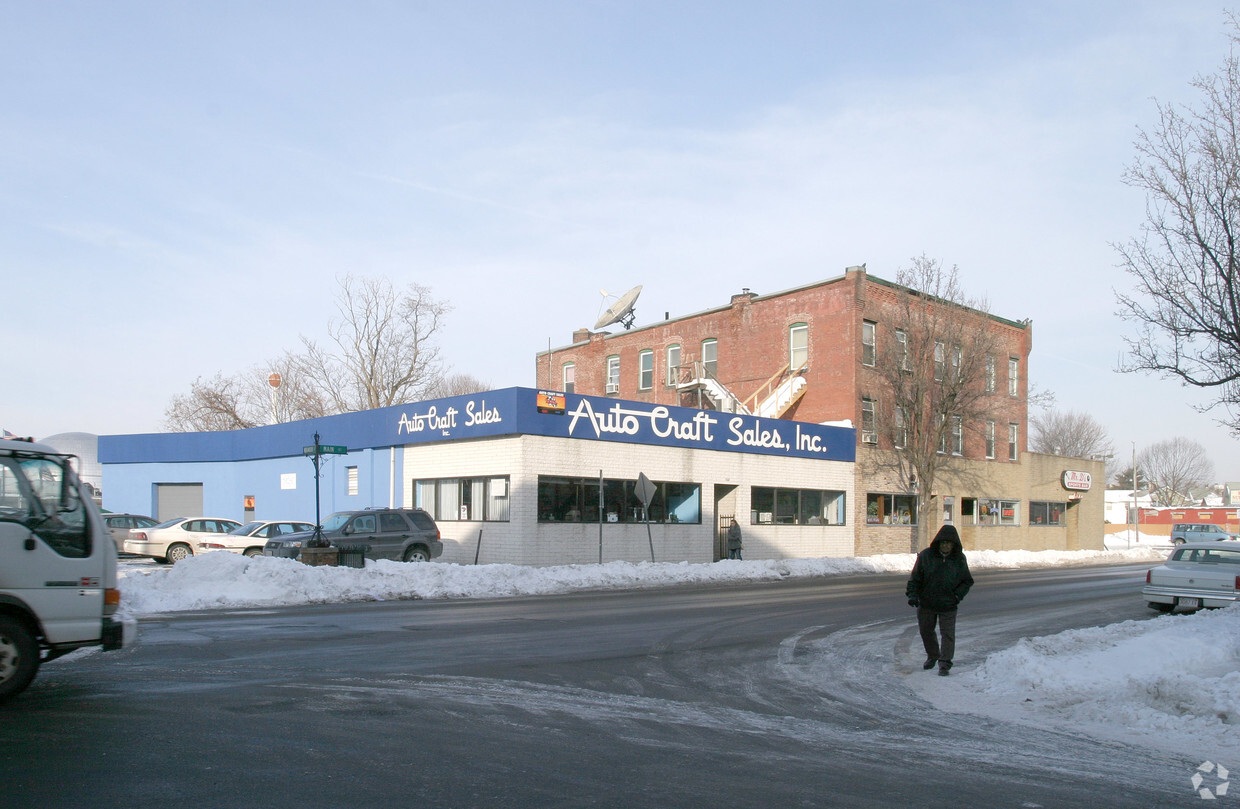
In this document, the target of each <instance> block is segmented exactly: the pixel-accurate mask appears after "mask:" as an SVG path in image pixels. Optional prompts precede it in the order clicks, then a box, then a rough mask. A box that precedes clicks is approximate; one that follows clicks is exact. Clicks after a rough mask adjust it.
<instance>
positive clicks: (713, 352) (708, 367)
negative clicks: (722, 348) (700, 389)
mask: <svg viewBox="0 0 1240 809" xmlns="http://www.w3.org/2000/svg"><path fill="white" fill-rule="evenodd" d="M718 370H719V341H718V340H716V339H715V338H713V337H712V338H711V339H709V340H703V341H702V371H703V372H704V373H705V374H706V375H707V376H709V377H712V378H716V377H717V376H718Z"/></svg>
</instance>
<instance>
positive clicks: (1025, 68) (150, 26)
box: [0, 0, 1240, 481]
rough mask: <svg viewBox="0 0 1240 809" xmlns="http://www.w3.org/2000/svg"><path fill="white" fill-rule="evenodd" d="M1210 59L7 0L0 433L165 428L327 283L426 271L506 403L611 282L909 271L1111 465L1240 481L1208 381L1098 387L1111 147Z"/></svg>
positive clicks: (1186, 44)
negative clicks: (948, 286) (1095, 438)
mask: <svg viewBox="0 0 1240 809" xmlns="http://www.w3.org/2000/svg"><path fill="white" fill-rule="evenodd" d="M1227 47H1228V40H1227V36H1226V29H1225V25H1224V12H1223V7H1222V6H1220V5H1217V4H1215V3H1211V2H1199V1H1198V0H1181V1H1180V2H1177V3H1174V4H1172V3H1166V2H1162V0H1099V2H1091V3H1087V4H1081V3H1076V2H1066V1H1065V2H1055V1H1053V0H1052V1H1051V2H1032V3H1031V2H1020V3H1017V2H960V3H931V2H912V1H911V0H910V1H909V2H897V1H895V0H878V1H877V2H872V3H864V4H860V3H844V2H830V1H828V0H805V1H804V2H802V1H800V0H789V1H788V2H781V3H775V4H771V3H759V2H728V1H727V0H719V1H718V2H715V1H712V2H705V1H703V2H673V3H665V2H645V1H644V0H631V1H630V2H604V1H603V0H595V1H593V2H591V1H590V0H584V1H583V0H565V1H564V2H532V3H521V4H514V3H506V2H488V1H487V0H482V1H481V2H451V3H448V2H380V1H378V0H359V2H350V3H347V4H346V3H339V2H338V3H329V2H315V1H314V0H305V1H304V2H263V3H243V2H215V3H190V2H165V1H164V0H161V1H160V2H141V1H138V2H127V3H94V2H72V1H70V2H61V3H17V2H3V0H0V282H2V283H3V287H2V288H3V295H4V298H3V300H4V302H5V303H6V304H7V311H6V314H5V317H4V318H2V319H0V340H3V342H4V344H5V345H6V346H7V350H5V351H3V358H2V359H0V370H2V371H3V373H4V375H5V378H6V379H7V380H8V381H6V382H5V384H3V385H0V428H3V429H7V430H9V431H11V432H14V433H16V434H19V435H32V436H35V437H37V438H45V437H47V436H50V435H53V434H56V433H61V432H71V431H83V432H90V433H97V434H119V433H142V432H155V431H159V430H161V429H162V428H163V423H164V412H165V409H166V408H167V406H168V403H169V401H170V399H171V398H172V397H173V396H175V395H181V394H185V393H187V392H188V391H189V389H190V386H191V385H192V384H193V382H194V381H195V380H196V379H199V378H202V379H207V378H210V377H212V376H214V375H215V374H217V373H223V374H225V375H232V374H236V373H239V372H242V371H246V370H249V369H254V368H260V369H261V368H262V367H264V366H265V364H266V363H267V361H269V360H271V359H273V358H276V357H278V356H280V355H281V354H283V353H284V352H286V351H289V350H297V349H299V348H300V347H301V338H302V337H305V338H308V339H312V340H315V341H319V342H322V341H324V340H325V339H326V335H327V325H328V322H329V321H330V320H331V318H332V317H333V316H335V314H336V311H335V296H336V292H337V291H338V288H339V279H341V278H342V277H343V276H345V275H347V274H351V275H354V276H369V277H383V278H387V279H389V280H390V281H391V282H392V283H393V284H394V285H396V286H397V287H404V286H406V285H407V284H410V283H418V284H422V285H425V286H428V287H430V288H431V290H432V293H433V294H434V295H435V296H436V297H437V298H438V299H440V300H443V301H446V302H448V303H450V304H451V306H452V307H453V310H452V312H451V314H450V316H449V319H448V321H447V325H446V327H445V328H444V331H443V333H442V335H441V341H440V345H441V349H442V352H443V357H444V359H445V360H446V361H447V362H448V363H449V364H450V366H451V368H452V370H453V371H456V372H459V373H466V374H470V375H472V376H474V377H477V378H479V379H481V380H483V381H485V382H487V383H489V385H490V386H491V387H494V388H500V387H509V386H514V385H522V386H533V384H534V372H535V354H536V353H537V352H539V351H543V350H546V349H547V348H548V347H559V346H563V345H567V344H569V343H570V342H571V335H572V332H573V331H574V330H575V329H578V328H581V327H588V326H592V325H593V323H594V322H595V320H597V318H598V316H599V314H600V311H601V310H602V308H603V306H604V304H605V303H607V302H609V301H608V300H607V299H605V298H604V297H603V295H602V294H601V291H603V290H606V291H608V292H610V293H613V294H618V293H620V292H623V291H624V290H627V289H629V288H630V287H633V286H636V285H639V284H640V285H642V286H643V291H642V295H641V297H640V298H639V300H638V301H637V304H636V313H637V318H636V324H637V325H638V326H640V325H644V324H648V323H652V322H655V321H657V320H661V319H663V318H664V317H665V315H668V314H670V315H671V316H673V317H676V316H679V315H686V314H691V313H694V312H698V311H701V310H703V309H708V308H712V307H715V306H721V305H725V304H726V303H727V302H728V300H729V298H730V296H731V295H732V294H735V293H738V292H740V291H741V289H743V288H749V289H751V290H753V291H755V292H757V293H759V294H762V293H770V292H778V291H781V290H784V289H789V288H792V287H797V286H801V285H803V284H807V283H811V282H814V281H818V280H822V279H826V278H833V277H837V276H839V275H841V274H842V273H843V272H844V269H845V268H846V267H848V266H850V265H856V264H863V263H864V264H865V265H866V266H867V269H868V271H869V272H870V273H872V274H873V275H876V276H878V277H881V278H886V279H894V278H895V277H896V275H897V273H898V272H899V270H900V268H901V267H906V266H908V265H909V263H910V262H911V261H912V259H913V258H914V257H916V256H921V255H926V256H929V257H931V258H934V259H937V260H939V261H941V262H943V263H944V264H945V265H947V266H955V267H957V268H958V270H959V273H960V277H961V279H962V280H963V282H964V284H965V286H966V288H967V289H968V290H969V291H970V292H971V293H972V294H974V295H976V296H978V297H980V298H984V299H985V300H986V301H987V302H988V304H989V308H990V310H991V311H992V312H993V313H995V314H997V315H1000V316H1002V317H1005V318H1008V319H1012V320H1024V319H1026V318H1028V319H1030V320H1032V323H1033V354H1032V356H1031V359H1030V368H1029V377H1030V380H1031V382H1032V383H1033V385H1034V386H1035V387H1036V389H1038V390H1041V391H1049V392H1051V393H1053V394H1054V395H1055V397H1056V405H1057V407H1059V408H1060V409H1062V410H1073V411H1077V412H1083V413H1087V414H1089V415H1091V416H1093V417H1094V418H1095V419H1097V420H1099V421H1100V422H1102V423H1104V424H1105V425H1107V427H1108V429H1109V432H1110V436H1111V439H1112V441H1113V444H1114V447H1115V451H1116V455H1117V456H1118V457H1120V458H1128V457H1130V456H1131V453H1132V452H1134V451H1135V452H1139V451H1141V450H1142V449H1143V448H1145V447H1147V446H1149V445H1150V444H1152V443H1154V442H1157V441H1162V440H1166V439H1170V438H1174V437H1179V436H1183V437H1187V438H1191V439H1193V440H1195V441H1198V442H1199V443H1201V444H1202V445H1203V446H1205V447H1206V449H1207V451H1208V453H1209V455H1210V457H1211V459H1212V460H1213V462H1214V465H1215V471H1216V474H1215V478H1216V480H1217V481H1225V480H1240V441H1237V440H1236V439H1235V438H1233V437H1232V436H1231V435H1230V433H1229V432H1228V431H1227V430H1226V429H1225V428H1223V427H1221V426H1219V425H1218V424H1217V423H1216V420H1217V418H1218V417H1219V414H1217V413H1214V414H1210V413H1206V414H1203V413H1200V412H1198V411H1197V410H1196V409H1195V405H1200V404H1203V403H1205V402H1206V401H1207V397H1206V395H1205V394H1203V393H1201V392H1198V391H1192V390H1187V389H1185V388H1183V387H1181V386H1180V385H1179V384H1178V383H1176V382H1174V381H1170V380H1163V379H1159V378H1156V377H1150V376H1137V375H1125V374H1118V373H1116V372H1115V369H1116V368H1117V367H1118V366H1119V364H1120V361H1121V357H1122V355H1123V352H1124V343H1123V340H1122V336H1123V335H1124V334H1125V333H1130V327H1129V326H1128V325H1127V324H1125V323H1123V322H1122V321H1120V320H1119V319H1118V318H1117V317H1116V316H1115V312H1116V309H1117V306H1116V303H1115V296H1114V295H1115V290H1117V289H1123V290H1126V289H1128V288H1129V283H1128V277H1127V276H1126V275H1125V274H1124V273H1123V271H1122V270H1121V269H1120V268H1119V266H1118V265H1119V258H1118V254H1117V252H1116V250H1115V248H1114V246H1113V245H1115V244H1119V243H1122V242H1125V241H1127V240H1128V239H1130V238H1132V237H1134V236H1136V235H1138V233H1139V229H1140V226H1141V224H1142V222H1143V220H1144V215H1145V201H1144V197H1143V196H1142V194H1141V193H1140V192H1139V191H1137V190H1135V189H1132V188H1129V187H1128V186H1126V185H1124V183H1123V182H1122V175H1123V171H1124V168H1125V166H1126V165H1128V164H1129V163H1131V161H1132V159H1133V157H1134V151H1133V146H1132V144H1133V142H1134V140H1135V138H1136V136H1137V133H1138V130H1139V128H1141V127H1146V128H1148V127H1150V126H1151V125H1152V124H1153V122H1154V120H1155V112H1156V110H1155V104H1154V99H1158V100H1159V101H1162V102H1167V103H1192V102H1194V101H1195V100H1196V95H1195V91H1194V90H1192V88H1191V87H1190V86H1189V82H1190V81H1191V79H1192V78H1193V77H1194V75H1196V74H1199V73H1203V72H1208V71H1211V70H1213V69H1214V68H1215V67H1216V66H1217V65H1218V64H1219V62H1220V61H1221V59H1222V58H1223V57H1224V55H1225V54H1226V50H1227Z"/></svg>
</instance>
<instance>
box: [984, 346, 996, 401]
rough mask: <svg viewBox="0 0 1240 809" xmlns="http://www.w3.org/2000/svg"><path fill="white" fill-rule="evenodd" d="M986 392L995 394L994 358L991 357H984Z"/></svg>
mask: <svg viewBox="0 0 1240 809" xmlns="http://www.w3.org/2000/svg"><path fill="white" fill-rule="evenodd" d="M986 392H987V393H994V392H995V358H994V357H993V356H991V355H988V356H987V357H986Z"/></svg>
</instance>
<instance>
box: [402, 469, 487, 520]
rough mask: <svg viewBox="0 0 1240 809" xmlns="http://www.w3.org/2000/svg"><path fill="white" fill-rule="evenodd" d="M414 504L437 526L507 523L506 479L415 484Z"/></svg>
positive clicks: (475, 479)
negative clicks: (467, 521) (447, 523)
mask: <svg viewBox="0 0 1240 809" xmlns="http://www.w3.org/2000/svg"><path fill="white" fill-rule="evenodd" d="M413 502H414V505H415V506H417V507H418V508H420V509H424V510H425V511H426V512H427V513H429V514H430V515H431V516H432V517H434V518H435V520H436V521H439V522H453V521H458V520H469V521H476V522H484V521H485V522H508V514H509V505H508V478H506V477H496V478H440V479H438V480H418V481H414V484H413Z"/></svg>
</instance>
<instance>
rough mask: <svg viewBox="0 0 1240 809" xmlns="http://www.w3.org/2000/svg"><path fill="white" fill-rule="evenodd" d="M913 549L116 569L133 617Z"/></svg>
mask: <svg viewBox="0 0 1240 809" xmlns="http://www.w3.org/2000/svg"><path fill="white" fill-rule="evenodd" d="M1162 558H1163V554H1162V553H1155V552H1152V551H1151V550H1150V549H1148V548H1135V549H1133V550H1128V551H1072V552H1064V551H1037V552H1034V551H970V552H969V566H970V567H971V568H973V569H974V570H983V569H986V568H1022V567H1054V566H1063V565H1085V564H1103V563H1122V562H1146V561H1161V560H1162ZM912 567H913V555H912V554H886V555H882V556H863V557H852V558H844V559H828V558H821V559H780V560H763V561H754V562H742V561H733V560H726V561H722V562H715V563H713V564H690V563H688V562H660V563H651V562H638V563H634V562H608V563H606V564H601V565H597V564H596V565H560V566H556V567H527V566H523V565H473V566H471V565H453V564H441V563H437V562H436V563H431V564H407V563H404V562H387V561H380V562H373V561H367V562H366V568H365V569H364V570H363V569H357V568H348V567H309V566H307V565H303V564H301V563H300V562H297V561H294V560H292V559H277V558H272V557H265V556H257V557H253V558H247V557H244V556H241V555H238V554H233V553H225V552H221V553H208V554H202V555H200V556H194V557H191V558H189V559H186V560H184V561H182V562H178V563H177V564H175V565H173V566H171V567H162V566H154V565H153V564H151V563H150V562H125V563H122V565H121V576H122V577H123V580H122V582H121V591H122V595H123V600H122V609H123V610H124V611H125V612H126V613H128V614H130V615H135V616H142V615H150V614H153V613H164V612H176V611H179V610H204V609H222V608H237V607H275V606H292V605H296V604H328V603H337V602H344V601H391V600H399V599H408V598H498V597H503V596H523V595H551V594H555V593H569V592H573V591H576V590H600V589H631V588H641V587H664V586H668V585H675V584H716V583H724V582H733V583H736V582H746V581H771V580H777V579H783V578H789V577H796V578H809V577H815V576H840V575H855V574H865V573H906V572H908V571H909V570H911V569H912Z"/></svg>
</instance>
